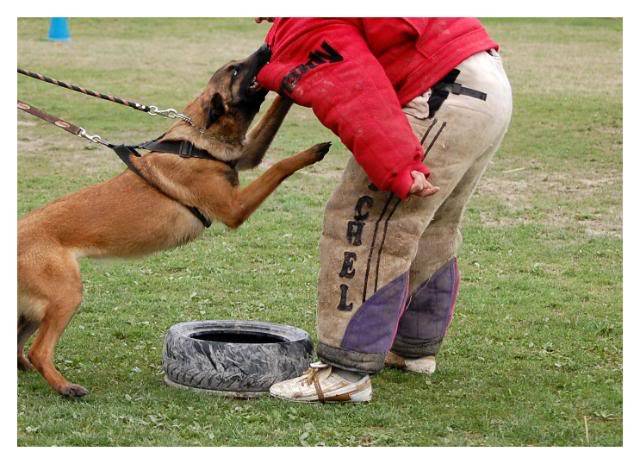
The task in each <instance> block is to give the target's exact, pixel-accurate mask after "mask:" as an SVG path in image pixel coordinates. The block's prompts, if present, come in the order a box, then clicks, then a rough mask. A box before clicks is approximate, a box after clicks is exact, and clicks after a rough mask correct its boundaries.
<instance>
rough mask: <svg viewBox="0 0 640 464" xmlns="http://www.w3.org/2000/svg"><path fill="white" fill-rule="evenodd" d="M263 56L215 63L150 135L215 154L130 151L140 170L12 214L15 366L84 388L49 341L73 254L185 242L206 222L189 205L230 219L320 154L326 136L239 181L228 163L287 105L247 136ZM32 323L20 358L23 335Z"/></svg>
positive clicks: (74, 294) (245, 154)
mask: <svg viewBox="0 0 640 464" xmlns="http://www.w3.org/2000/svg"><path fill="white" fill-rule="evenodd" d="M268 58H269V51H268V50H267V49H260V50H258V51H257V52H256V53H254V54H253V55H251V56H250V57H249V58H247V59H246V60H244V61H241V62H231V63H229V64H227V65H225V66H224V67H222V68H221V69H219V70H218V71H217V72H216V73H215V74H214V75H213V76H212V77H211V79H210V80H209V84H208V85H207V87H206V89H205V90H204V91H203V92H202V93H201V94H200V96H198V97H197V98H196V99H195V100H193V101H192V102H191V103H190V104H189V105H188V106H187V107H186V108H185V110H184V111H183V113H185V114H187V115H188V116H190V117H191V118H192V124H193V125H189V124H187V123H185V122H182V121H180V122H177V123H175V124H174V125H173V126H172V127H171V128H170V129H169V131H168V132H167V133H166V134H164V135H163V136H162V138H161V139H160V140H159V142H160V143H162V142H168V143H171V142H172V141H187V142H191V143H192V144H193V146H194V147H195V148H196V149H200V152H201V153H202V152H204V153H208V154H210V155H212V156H213V157H214V158H216V159H217V160H218V161H216V160H213V159H203V158H191V157H187V158H185V157H181V156H176V155H175V154H172V153H164V152H162V153H161V152H154V151H152V152H151V153H149V154H147V155H144V156H142V157H131V161H130V162H131V164H132V165H133V167H132V169H133V170H134V171H138V173H139V174H136V173H134V172H132V171H131V170H127V171H125V172H123V173H122V174H120V175H119V176H117V177H115V178H113V179H110V180H108V181H106V182H103V183H100V184H97V185H93V186H90V187H87V188H85V189H82V190H80V191H78V192H76V193H72V194H70V195H67V196H65V197H63V198H61V199H59V200H56V201H54V202H52V203H50V204H48V205H46V206H44V207H42V208H40V209H37V210H35V211H32V212H31V213H29V214H27V215H26V216H24V217H23V218H22V219H21V220H20V221H19V222H18V367H19V368H21V369H25V370H27V369H30V368H31V367H32V366H33V367H35V368H36V369H37V370H38V371H39V372H40V373H41V374H42V375H43V376H44V378H45V379H46V380H47V382H49V384H50V385H51V387H53V388H54V389H55V390H56V391H57V392H59V393H60V394H62V395H65V396H70V397H79V396H84V395H85V394H87V390H86V389H85V388H84V387H82V386H81V385H76V384H72V383H70V382H69V381H67V380H66V379H65V378H64V377H63V376H62V374H61V373H60V372H59V371H58V370H57V369H56V367H55V366H54V364H53V353H54V349H55V346H56V343H57V342H58V340H59V338H60V336H61V335H62V332H63V331H64V329H65V327H66V326H67V324H68V323H69V320H70V319H71V317H72V316H73V314H74V313H75V311H76V309H77V308H78V306H79V305H80V302H81V299H82V281H81V279H80V270H79V266H78V259H79V258H81V257H85V256H88V257H95V258H102V257H131V256H141V255H145V254H149V253H153V252H156V251H159V250H164V249H168V248H172V247H176V246H178V245H181V244H184V243H186V242H189V241H191V240H193V239H194V238H196V237H197V236H198V235H199V234H200V233H201V232H202V230H203V228H204V226H203V222H206V221H203V220H202V218H200V219H199V218H198V216H197V215H196V213H194V212H193V210H194V209H195V210H196V211H197V213H199V214H200V215H201V217H202V216H204V217H205V218H207V219H217V220H219V221H221V222H223V223H224V224H226V225H227V226H228V227H231V228H236V227H238V226H239V225H240V224H242V223H243V222H244V221H245V220H246V219H247V218H248V217H249V215H251V213H252V212H253V211H254V210H255V209H256V208H257V207H258V206H259V205H260V204H261V203H262V201H263V200H264V199H265V198H266V197H267V196H268V195H269V194H270V193H271V192H273V191H274V190H275V188H276V187H277V186H278V185H279V184H280V182H282V181H283V180H284V179H285V178H286V177H288V176H289V175H291V174H293V173H294V172H296V171H297V170H299V169H301V168H303V167H305V166H309V165H311V164H313V163H315V162H317V161H319V160H321V159H322V158H323V157H324V155H325V154H326V153H327V151H328V150H329V144H328V143H325V144H319V145H316V146H314V147H312V148H310V149H308V150H306V151H303V152H301V153H298V154H297V155H295V156H292V157H290V158H287V159H284V160H281V161H279V162H277V163H276V164H274V165H273V166H271V167H270V168H269V169H268V170H267V171H266V172H264V174H262V175H261V176H260V177H258V178H257V179H256V180H255V181H253V182H252V183H251V184H249V185H248V186H247V187H246V188H243V189H239V188H238V186H237V185H238V177H237V170H239V169H248V168H252V167H255V166H257V165H258V164H260V162H261V161H262V158H263V157H264V154H265V152H266V150H267V148H268V147H269V144H270V143H271V141H272V140H273V137H274V136H275V134H276V132H277V131H278V129H279V127H280V125H281V123H282V121H283V119H284V117H285V116H286V114H287V112H288V110H289V108H290V107H291V101H289V100H285V99H282V98H280V97H277V98H276V100H275V101H274V103H273V104H272V105H271V107H270V108H269V110H268V111H267V113H266V115H265V116H264V117H263V118H262V119H261V121H260V122H259V123H258V124H257V125H256V127H255V128H254V129H252V130H251V132H250V134H249V135H248V136H247V130H248V128H249V125H250V124H251V122H252V120H253V118H254V117H255V115H256V113H257V112H258V110H259V108H260V105H261V103H262V102H263V101H264V97H265V95H266V91H264V90H262V89H260V88H259V86H257V84H255V77H256V75H257V72H258V71H259V70H260V68H261V67H262V66H263V65H264V64H265V63H266V62H267V60H268ZM174 145H175V143H174ZM141 176H143V177H144V179H143V178H142V177H141ZM36 330H38V334H37V336H36V339H35V341H34V342H33V345H32V347H31V350H30V351H29V360H30V361H29V360H27V359H26V358H25V356H24V344H25V342H26V341H27V340H28V339H29V337H30V336H31V335H32V334H33V333H34V332H35V331H36Z"/></svg>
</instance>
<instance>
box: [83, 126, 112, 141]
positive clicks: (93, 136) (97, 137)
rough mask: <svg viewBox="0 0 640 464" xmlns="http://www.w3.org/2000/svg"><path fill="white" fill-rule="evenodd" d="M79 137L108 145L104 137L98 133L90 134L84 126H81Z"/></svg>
mask: <svg viewBox="0 0 640 464" xmlns="http://www.w3.org/2000/svg"><path fill="white" fill-rule="evenodd" d="M78 137H82V138H83V139H87V140H89V141H91V142H93V143H99V144H100V145H107V142H105V141H104V140H103V139H102V137H100V136H99V135H98V134H94V135H90V134H87V131H86V130H84V128H82V127H81V128H80V131H79V132H78Z"/></svg>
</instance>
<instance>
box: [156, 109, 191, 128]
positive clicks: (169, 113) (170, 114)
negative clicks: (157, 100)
mask: <svg viewBox="0 0 640 464" xmlns="http://www.w3.org/2000/svg"><path fill="white" fill-rule="evenodd" d="M147 113H148V114H150V115H151V116H156V115H158V116H162V117H163V118H169V119H181V120H183V121H184V122H188V123H189V124H191V118H190V117H189V116H187V115H186V114H182V113H179V112H178V111H177V110H175V109H174V108H167V109H166V110H161V109H159V108H158V107H157V106H155V105H151V106H149V111H148V112H147Z"/></svg>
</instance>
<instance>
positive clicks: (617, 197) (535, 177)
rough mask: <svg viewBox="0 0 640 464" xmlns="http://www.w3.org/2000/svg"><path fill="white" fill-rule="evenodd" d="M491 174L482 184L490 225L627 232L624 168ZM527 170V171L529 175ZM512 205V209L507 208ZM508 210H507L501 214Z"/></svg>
mask: <svg viewBox="0 0 640 464" xmlns="http://www.w3.org/2000/svg"><path fill="white" fill-rule="evenodd" d="M509 175H510V174H509V171H505V172H503V173H497V174H494V175H490V174H489V175H486V176H485V177H484V178H483V179H482V180H481V182H480V184H479V185H478V189H477V191H476V195H477V197H478V199H479V200H480V201H479V203H491V204H493V205H495V204H496V203H497V204H498V206H500V208H495V207H493V208H483V207H482V206H480V207H479V208H480V219H481V221H482V223H483V224H484V225H486V226H492V227H502V226H513V225H522V224H542V225H544V226H548V227H553V228H564V229H569V230H576V229H578V230H581V231H582V232H584V233H586V234H588V235H592V236H611V237H617V238H621V236H622V174H621V173H620V172H617V171H614V170H612V171H611V172H608V173H602V175H601V176H599V177H587V176H585V175H584V173H578V172H575V173H570V172H564V173H563V172H544V171H533V170H528V169H522V170H518V171H517V174H516V173H513V174H512V175H513V176H516V175H517V176H520V178H516V179H514V178H509V177H507V176H509ZM524 176H526V177H524ZM505 210H506V211H505ZM500 211H503V212H504V214H500Z"/></svg>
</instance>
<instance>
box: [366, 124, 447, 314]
mask: <svg viewBox="0 0 640 464" xmlns="http://www.w3.org/2000/svg"><path fill="white" fill-rule="evenodd" d="M437 122H438V120H437V119H434V121H433V123H431V125H430V126H429V127H428V128H427V130H426V131H425V134H424V135H423V136H422V138H421V140H420V145H424V142H425V140H426V139H427V137H428V135H429V133H430V132H431V129H433V127H434V126H435V125H436V123H437ZM446 125H447V122H446V121H444V122H443V123H442V125H441V126H440V128H439V129H438V132H436V135H435V136H434V137H433V140H431V142H430V143H429V146H428V147H427V149H426V150H425V154H424V157H423V158H422V159H423V161H424V160H425V159H426V157H427V155H428V154H429V152H430V151H431V149H432V148H433V146H434V145H435V143H436V141H437V140H438V138H439V137H440V134H441V133H442V131H443V130H444V128H445V126H446ZM392 198H394V196H393V194H391V193H390V194H389V198H388V199H387V203H386V204H385V207H384V210H383V211H382V214H380V218H379V219H378V221H377V222H376V231H375V232H374V236H373V242H372V244H371V253H370V254H369V261H368V262H367V271H366V273H365V284H364V290H363V293H362V302H363V303H364V302H365V300H366V295H367V283H368V280H369V265H370V262H371V255H372V252H373V246H374V245H375V239H376V232H377V229H378V224H379V222H380V219H381V218H382V216H384V213H385V212H386V209H387V207H388V206H389V202H390V201H391V200H392ZM395 200H396V201H395V202H394V204H393V206H392V207H391V210H390V212H389V215H388V216H387V219H386V220H385V221H384V228H383V232H382V240H381V241H380V247H379V248H378V258H377V260H376V272H375V280H374V286H373V292H374V293H375V292H377V291H378V277H379V274H380V261H381V258H382V249H383V247H384V242H385V240H386V238H387V228H388V227H389V221H390V220H391V217H392V216H393V215H394V213H395V212H396V209H397V208H398V206H399V205H400V202H401V201H402V200H400V198H395Z"/></svg>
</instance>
